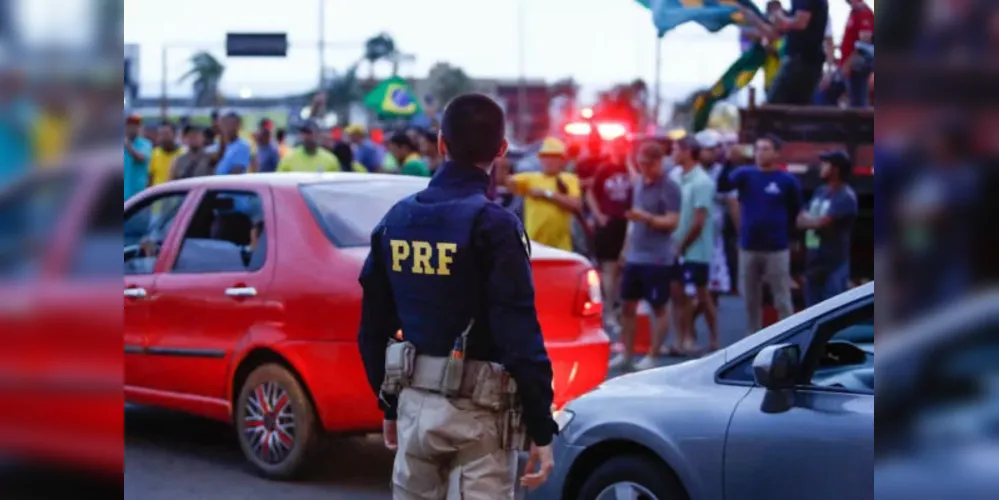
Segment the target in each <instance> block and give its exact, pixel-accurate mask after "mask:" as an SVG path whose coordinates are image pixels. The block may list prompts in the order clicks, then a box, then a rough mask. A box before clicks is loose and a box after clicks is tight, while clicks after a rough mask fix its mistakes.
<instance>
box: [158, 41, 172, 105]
mask: <svg viewBox="0 0 999 500" xmlns="http://www.w3.org/2000/svg"><path fill="white" fill-rule="evenodd" d="M168 52H169V46H167V45H166V44H164V45H163V53H162V54H161V55H160V59H161V61H162V62H161V64H162V65H163V66H162V67H161V68H160V71H161V72H162V74H161V76H162V79H161V80H160V118H161V119H163V121H166V120H168V119H169V118H170V116H169V111H170V110H169V107H170V104H169V101H168V100H167V99H168V96H167V71H168V69H169V64H168V63H167V55H168Z"/></svg>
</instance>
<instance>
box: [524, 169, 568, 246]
mask: <svg viewBox="0 0 999 500" xmlns="http://www.w3.org/2000/svg"><path fill="white" fill-rule="evenodd" d="M558 180H561V181H562V184H563V185H564V186H565V192H562V193H559V189H558ZM513 185H514V194H517V195H520V196H523V195H525V194H527V192H528V191H530V190H532V189H540V190H542V191H551V192H553V193H559V194H564V195H567V196H571V197H575V198H579V197H580V196H581V191H580V188H579V178H578V177H576V176H575V174H570V173H567V172H563V173H561V174H558V175H547V174H544V173H542V172H527V173H523V174H517V175H515V176H513ZM572 218H573V213H572V212H570V211H569V210H565V209H564V208H562V207H560V206H558V205H556V204H555V203H554V202H552V201H549V200H545V199H537V198H531V197H525V198H524V225H525V229H526V230H527V236H528V237H529V238H531V240H533V241H536V242H538V243H541V244H542V245H548V246H550V247H554V248H559V249H562V250H568V251H570V252H571V251H572Z"/></svg>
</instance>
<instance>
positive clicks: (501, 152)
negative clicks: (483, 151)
mask: <svg viewBox="0 0 999 500" xmlns="http://www.w3.org/2000/svg"><path fill="white" fill-rule="evenodd" d="M508 149H510V143H509V142H507V140H506V139H503V143H502V144H500V149H499V152H498V153H496V157H497V158H503V157H504V156H506V151H507V150H508Z"/></svg>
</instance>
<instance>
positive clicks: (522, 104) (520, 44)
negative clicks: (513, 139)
mask: <svg viewBox="0 0 999 500" xmlns="http://www.w3.org/2000/svg"><path fill="white" fill-rule="evenodd" d="M524 17H525V16H524V0H517V66H518V72H519V73H520V77H519V82H518V86H517V127H516V128H515V129H514V130H517V131H518V132H520V135H521V136H522V137H518V139H521V140H523V139H525V138H526V137H527V130H526V129H527V75H526V71H527V70H526V69H525V66H526V50H527V47H526V46H527V43H526V41H525V39H524V23H525V19H524Z"/></svg>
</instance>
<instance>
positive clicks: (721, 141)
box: [498, 130, 858, 369]
mask: <svg viewBox="0 0 999 500" xmlns="http://www.w3.org/2000/svg"><path fill="white" fill-rule="evenodd" d="M735 141H736V139H735V137H734V136H733V135H726V134H721V133H718V132H716V131H712V130H707V131H704V132H701V133H698V134H697V135H696V136H685V137H678V138H675V140H669V141H665V140H645V141H641V142H638V143H637V144H629V143H628V142H627V141H625V140H620V141H615V142H613V143H611V144H610V147H609V151H607V152H606V153H605V152H604V151H603V149H604V144H603V143H602V142H600V141H593V142H592V143H591V144H589V146H588V150H587V151H585V152H581V151H579V150H578V149H577V148H572V147H567V146H566V145H565V144H564V143H562V142H561V141H559V140H558V139H555V138H548V139H546V140H545V141H544V143H543V144H542V147H541V149H540V151H539V153H538V156H539V160H540V171H528V172H514V171H513V169H512V168H511V166H510V165H509V164H507V163H501V164H500V168H499V172H498V173H499V175H498V179H499V182H500V184H501V186H502V188H503V189H504V190H505V192H506V193H508V194H509V195H513V196H519V197H523V199H524V204H523V212H522V217H523V218H524V223H525V228H526V230H527V234H528V236H529V237H530V238H531V240H533V241H536V242H539V243H542V244H545V245H548V246H552V247H555V248H561V249H564V250H570V251H576V252H578V253H581V254H584V255H586V256H588V257H590V258H591V259H592V260H593V261H594V262H595V263H597V266H598V269H599V270H600V272H601V274H602V278H603V279H602V283H603V286H604V290H603V293H604V301H605V313H606V318H605V322H606V324H607V326H608V330H610V331H611V332H612V333H615V334H617V336H618V337H619V341H620V349H619V352H618V354H617V355H616V356H615V358H614V359H613V360H612V361H611V365H612V367H613V368H615V369H627V368H635V369H645V368H650V367H653V366H656V359H657V358H658V357H659V356H660V355H679V356H696V355H700V354H703V353H704V352H705V350H704V349H703V348H698V347H697V345H698V343H697V341H696V334H695V327H694V324H695V319H696V318H698V317H700V316H703V317H704V319H705V322H706V324H707V327H708V341H707V345H706V349H707V351H713V350H716V349H718V348H719V335H718V313H717V304H718V300H719V297H720V295H723V294H730V293H735V292H736V288H737V289H738V293H740V294H741V295H742V296H743V298H744V300H745V304H746V312H747V318H748V319H747V324H746V333H752V332H755V331H757V330H759V329H760V328H761V327H762V326H763V316H762V310H763V300H764V287H765V286H766V287H767V288H768V289H769V290H770V293H771V295H772V297H773V304H774V307H775V309H776V310H777V315H778V317H779V318H784V317H787V316H789V315H790V314H791V313H792V312H793V310H794V307H793V303H792V288H794V287H796V286H797V283H796V282H795V281H794V280H793V279H792V274H791V249H792V247H793V246H794V245H795V244H796V243H795V241H796V239H795V238H794V235H795V234H796V232H797V231H803V232H804V238H803V241H804V245H805V249H806V256H807V257H806V270H805V282H804V284H803V290H802V291H803V292H804V295H805V300H806V304H808V305H810V304H814V303H817V302H821V301H823V300H825V299H827V298H830V297H832V296H834V295H837V294H839V293H841V292H843V291H845V290H846V289H847V288H848V286H849V282H850V236H851V232H852V228H853V223H854V221H855V219H856V217H857V214H858V203H857V197H856V194H855V193H854V192H853V190H852V189H851V188H850V186H849V183H848V179H849V175H850V174H851V173H852V168H853V167H852V161H851V159H850V157H849V156H848V155H847V154H846V153H844V152H842V151H833V152H830V153H828V154H824V155H822V156H821V158H819V160H820V161H821V163H822V178H823V180H824V183H823V184H822V186H821V187H820V188H819V189H817V190H816V191H815V193H814V195H813V196H812V199H811V200H810V201H809V202H808V203H807V204H806V203H804V202H803V199H802V198H803V194H802V189H801V186H800V185H799V183H798V181H797V179H796V177H795V176H794V175H793V174H790V173H788V172H787V171H786V170H785V168H784V167H783V165H782V164H781V148H782V143H781V141H780V139H779V138H776V137H764V138H760V139H759V140H758V141H756V143H755V144H754V145H752V146H744V145H739V144H737V143H736V142H735ZM574 228H579V229H581V231H578V232H579V233H582V234H583V235H584V236H583V237H582V238H574V237H573V233H574ZM640 302H645V303H647V304H648V305H649V306H650V307H651V316H652V318H653V321H652V325H653V328H652V332H651V339H650V340H651V342H650V346H649V352H648V355H647V356H646V357H644V358H643V359H642V360H639V361H638V362H637V363H635V362H634V360H633V351H634V347H635V331H636V324H637V317H638V310H639V303H640ZM670 304H672V314H669V312H670V308H669V307H668V306H669V305H670ZM671 329H673V330H675V332H676V339H675V342H673V345H671V346H665V343H666V341H667V340H668V334H669V332H670V330H671Z"/></svg>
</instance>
